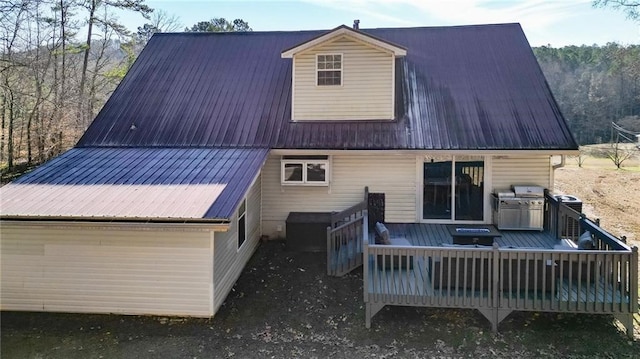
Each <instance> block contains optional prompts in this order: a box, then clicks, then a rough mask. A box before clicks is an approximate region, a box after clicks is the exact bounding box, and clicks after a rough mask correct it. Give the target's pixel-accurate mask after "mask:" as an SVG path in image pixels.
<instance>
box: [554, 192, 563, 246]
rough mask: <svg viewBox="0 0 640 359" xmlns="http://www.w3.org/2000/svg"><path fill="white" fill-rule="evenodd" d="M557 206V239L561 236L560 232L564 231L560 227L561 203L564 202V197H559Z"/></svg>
mask: <svg viewBox="0 0 640 359" xmlns="http://www.w3.org/2000/svg"><path fill="white" fill-rule="evenodd" d="M556 200H557V202H558V203H557V207H556V233H555V236H556V239H557V238H560V233H562V230H561V229H560V227H561V225H560V218H561V215H560V205H561V204H562V198H560V197H558V198H557V199H556Z"/></svg>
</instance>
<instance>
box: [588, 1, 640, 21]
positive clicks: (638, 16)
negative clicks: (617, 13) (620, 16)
mask: <svg viewBox="0 0 640 359" xmlns="http://www.w3.org/2000/svg"><path fill="white" fill-rule="evenodd" d="M593 6H595V7H611V8H613V9H616V10H621V11H623V12H624V13H625V14H626V15H627V17H628V18H629V19H631V20H639V21H640V1H638V0H595V1H594V2H593Z"/></svg>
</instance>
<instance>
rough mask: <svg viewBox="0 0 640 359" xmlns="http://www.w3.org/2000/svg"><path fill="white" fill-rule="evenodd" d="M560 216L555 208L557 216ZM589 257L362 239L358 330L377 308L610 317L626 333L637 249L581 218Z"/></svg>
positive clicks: (492, 316) (634, 306)
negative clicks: (362, 306) (592, 244)
mask: <svg viewBox="0 0 640 359" xmlns="http://www.w3.org/2000/svg"><path fill="white" fill-rule="evenodd" d="M561 210H562V209H561ZM579 220H580V227H581V228H582V229H584V230H589V231H590V232H591V235H592V237H593V238H594V240H595V241H596V249H595V250H578V249H571V248H563V249H560V250H555V249H539V248H500V247H498V245H497V244H494V246H493V247H487V248H474V247H472V248H464V247H423V246H388V245H376V244H373V240H372V239H370V238H368V237H364V238H363V253H364V263H363V265H364V301H365V303H366V325H367V327H369V326H370V325H371V318H372V317H373V316H374V315H375V314H376V313H377V312H378V311H379V310H380V309H381V308H382V307H384V306H385V305H406V306H427V307H446V308H475V309H478V310H479V311H480V312H481V313H482V314H483V315H484V316H485V317H487V319H489V321H490V322H491V324H492V327H493V329H494V330H497V326H498V324H499V323H500V321H502V319H504V318H505V317H506V316H507V315H508V314H509V313H510V312H511V311H513V310H523V311H531V310H534V311H551V312H576V313H597V314H613V315H616V317H618V319H620V320H621V321H622V323H623V324H624V325H625V326H626V327H627V329H628V333H631V334H630V335H632V331H633V313H635V312H637V311H638V250H637V248H636V247H634V248H633V249H631V248H629V247H628V246H627V245H626V244H624V243H623V242H621V241H620V240H618V239H617V238H615V237H614V236H612V235H611V234H609V233H607V232H606V231H604V230H602V229H601V228H600V227H599V226H597V224H596V223H595V222H592V221H591V220H589V219H587V218H586V217H581V218H579Z"/></svg>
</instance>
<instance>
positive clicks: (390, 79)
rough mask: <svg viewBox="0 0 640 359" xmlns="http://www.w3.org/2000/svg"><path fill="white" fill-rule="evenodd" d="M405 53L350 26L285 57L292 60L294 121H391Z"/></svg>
mask: <svg viewBox="0 0 640 359" xmlns="http://www.w3.org/2000/svg"><path fill="white" fill-rule="evenodd" d="M406 53H407V51H406V50H405V49H404V48H402V47H400V46H398V45H395V44H392V43H390V42H388V41H385V40H382V39H379V38H376V37H374V36H371V35H368V34H366V33H363V32H361V31H358V30H354V29H351V28H350V27H347V26H344V25H343V26H340V27H337V28H335V29H333V30H331V31H329V32H328V33H326V34H324V35H321V36H318V37H316V38H313V39H311V40H308V41H306V42H303V43H301V44H299V45H296V46H295V47H292V48H290V49H288V50H285V51H283V52H282V54H281V55H282V58H291V59H293V66H292V71H293V74H292V82H293V83H292V87H291V88H292V96H291V98H292V105H291V119H292V120H293V121H350V120H393V119H394V109H395V104H394V102H395V59H396V57H400V56H405V55H406Z"/></svg>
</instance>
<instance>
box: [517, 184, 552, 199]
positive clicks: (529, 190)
mask: <svg viewBox="0 0 640 359" xmlns="http://www.w3.org/2000/svg"><path fill="white" fill-rule="evenodd" d="M511 187H512V188H513V192H515V195H516V197H544V187H540V186H511Z"/></svg>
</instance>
